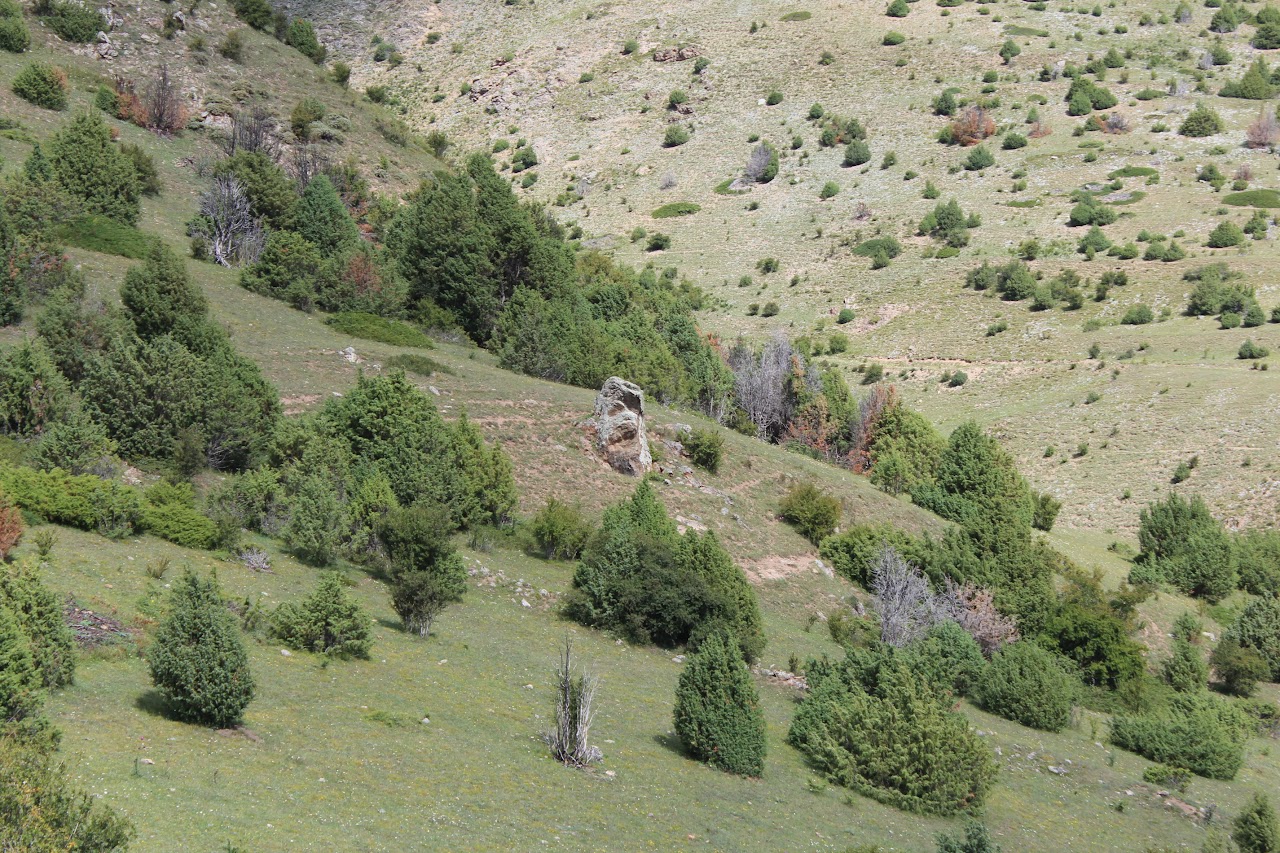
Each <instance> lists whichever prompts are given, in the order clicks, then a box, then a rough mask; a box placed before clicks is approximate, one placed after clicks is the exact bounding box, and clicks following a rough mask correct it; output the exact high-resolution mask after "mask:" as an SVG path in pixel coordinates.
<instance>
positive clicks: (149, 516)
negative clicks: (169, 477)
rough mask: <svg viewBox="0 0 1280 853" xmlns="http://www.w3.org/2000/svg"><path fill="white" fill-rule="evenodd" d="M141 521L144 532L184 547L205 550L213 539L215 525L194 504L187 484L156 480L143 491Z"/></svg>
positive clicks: (215, 537) (214, 536)
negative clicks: (156, 482)
mask: <svg viewBox="0 0 1280 853" xmlns="http://www.w3.org/2000/svg"><path fill="white" fill-rule="evenodd" d="M142 522H143V524H144V525H145V527H146V529H147V532H148V533H152V534H154V535H156V536H159V537H160V538H161V539H167V540H168V541H170V542H173V543H174V544H177V545H181V546H182V547H184V548H195V549H198V550H207V549H209V548H212V547H213V546H214V544H215V542H216V540H217V536H218V528H217V525H215V524H214V523H213V521H211V520H210V519H209V518H208V517H206V516H205V515H204V514H202V513H201V512H200V511H199V510H197V509H196V507H195V498H194V496H193V494H192V491H191V487H190V486H189V485H186V484H183V485H180V486H176V485H171V484H169V483H158V484H156V485H154V486H152V487H151V488H150V489H147V491H146V501H145V502H144V503H143V507H142Z"/></svg>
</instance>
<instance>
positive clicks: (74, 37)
mask: <svg viewBox="0 0 1280 853" xmlns="http://www.w3.org/2000/svg"><path fill="white" fill-rule="evenodd" d="M44 17H45V21H46V22H47V23H48V24H49V29H51V30H53V31H54V32H55V33H57V34H58V36H59V37H60V38H62V39H63V40H65V41H71V42H76V43H77V44H89V43H90V42H92V41H93V40H94V39H95V38H97V37H98V33H99V32H101V31H103V30H107V29H109V27H108V26H107V22H106V20H105V19H104V18H103V17H102V16H101V15H100V14H98V12H97V11H96V10H95V9H94V8H93V7H92V6H86V5H81V4H79V3H66V2H60V3H51V4H50V5H49V8H48V12H47V13H46V14H45V16H44Z"/></svg>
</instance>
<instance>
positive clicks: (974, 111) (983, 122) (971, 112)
mask: <svg viewBox="0 0 1280 853" xmlns="http://www.w3.org/2000/svg"><path fill="white" fill-rule="evenodd" d="M995 132H996V123H995V121H994V120H993V119H992V118H991V116H990V115H988V114H987V111H986V110H984V109H983V108H982V107H979V106H976V105H974V106H969V107H966V108H965V110H964V112H962V113H960V115H959V116H957V117H956V120H955V121H953V122H951V136H952V138H953V139H955V141H956V143H957V144H959V145H977V144H978V143H979V142H981V141H982V140H984V139H986V138H987V137H988V136H991V135H992V134H994V133H995Z"/></svg>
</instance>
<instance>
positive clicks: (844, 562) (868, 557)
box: [819, 524, 923, 589]
mask: <svg viewBox="0 0 1280 853" xmlns="http://www.w3.org/2000/svg"><path fill="white" fill-rule="evenodd" d="M885 546H888V547H890V548H892V549H893V550H894V551H896V552H897V553H898V554H899V555H900V556H902V557H904V558H905V559H907V560H908V561H909V562H912V563H919V562H920V557H921V556H922V554H923V549H922V547H921V546H920V544H919V543H918V541H917V540H916V539H914V538H912V537H911V536H910V535H909V534H907V533H904V532H902V531H901V530H899V529H898V528H896V527H893V526H892V525H888V524H876V525H871V524H855V525H853V526H852V527H850V528H849V529H848V530H845V531H842V532H841V533H839V534H837V535H834V536H828V537H826V538H825V539H823V540H822V544H821V546H820V547H819V553H820V554H821V555H822V559H824V560H826V561H827V562H828V563H830V564H831V567H832V568H833V569H834V570H835V571H836V572H838V573H839V574H840V575H842V576H843V577H845V578H848V579H849V580H851V581H853V582H854V583H856V584H858V585H859V586H861V587H863V588H865V589H870V588H871V571H872V567H873V566H874V565H875V561H876V558H877V557H879V556H880V552H881V551H882V550H883V549H884V547H885Z"/></svg>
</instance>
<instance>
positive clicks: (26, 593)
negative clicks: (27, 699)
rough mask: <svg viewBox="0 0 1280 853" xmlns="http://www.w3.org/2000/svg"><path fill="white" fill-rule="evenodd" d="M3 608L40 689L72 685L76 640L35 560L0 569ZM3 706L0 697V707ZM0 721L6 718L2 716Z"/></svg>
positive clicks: (0, 599) (19, 562)
mask: <svg viewBox="0 0 1280 853" xmlns="http://www.w3.org/2000/svg"><path fill="white" fill-rule="evenodd" d="M5 608H7V609H8V611H9V613H10V614H11V615H12V617H13V619H14V621H15V622H16V623H17V626H18V628H19V630H20V631H21V632H22V634H23V635H24V636H25V638H26V642H27V646H28V649H29V650H30V654H31V662H32V664H33V665H34V666H35V670H36V673H37V675H38V679H39V682H40V684H39V686H40V687H44V688H48V689H56V688H58V687H65V686H66V685H68V684H71V683H72V681H73V680H74V679H75V671H76V648H75V639H74V637H72V635H71V629H70V628H68V627H67V623H66V621H65V619H64V618H63V615H62V599H60V598H59V597H58V595H57V594H56V593H54V592H53V590H51V589H49V587H47V586H46V585H45V583H44V581H43V580H42V579H41V577H40V573H39V571H38V570H37V568H36V564H35V562H34V561H31V560H23V561H18V562H16V563H11V564H9V565H6V566H0V609H5ZM2 645H3V643H0V646H2ZM0 654H3V653H0ZM3 692H4V690H3V688H0V693H3ZM4 704H5V700H4V698H3V696H0V706H3V705H4ZM0 719H6V717H5V716H4V715H3V713H0Z"/></svg>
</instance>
